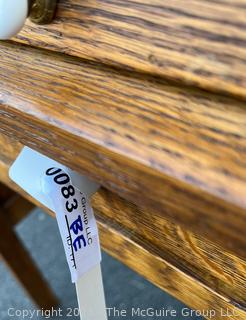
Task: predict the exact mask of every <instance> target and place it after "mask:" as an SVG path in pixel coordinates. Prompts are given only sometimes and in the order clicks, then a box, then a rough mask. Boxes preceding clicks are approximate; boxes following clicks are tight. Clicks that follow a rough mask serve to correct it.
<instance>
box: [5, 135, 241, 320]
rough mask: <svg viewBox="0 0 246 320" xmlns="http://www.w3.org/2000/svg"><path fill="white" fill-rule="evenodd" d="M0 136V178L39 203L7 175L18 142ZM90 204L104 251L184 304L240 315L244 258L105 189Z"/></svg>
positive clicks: (16, 150) (217, 314) (18, 149)
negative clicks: (93, 210) (2, 148)
mask: <svg viewBox="0 0 246 320" xmlns="http://www.w3.org/2000/svg"><path fill="white" fill-rule="evenodd" d="M0 137H1V139H0V141H1V143H0V145H1V147H3V145H5V153H2V154H3V155H5V156H4V157H2V158H1V159H0V181H2V182H4V183H5V184H6V185H8V186H9V187H10V188H12V189H13V190H15V191H16V192H18V193H20V194H22V195H23V196H24V197H25V198H27V199H28V200H29V201H31V202H33V203H35V204H36V205H39V206H40V204H39V203H37V202H36V201H35V200H34V199H32V198H31V197H30V196H28V195H27V194H25V193H24V192H23V190H21V189H20V188H19V187H18V186H17V185H15V184H14V183H13V182H11V181H10V180H9V177H8V169H9V166H10V164H11V163H12V161H13V160H14V158H15V156H16V155H17V154H18V152H19V151H20V149H21V147H22V146H21V145H20V144H19V143H18V142H16V141H15V140H12V139H9V138H8V137H4V136H0ZM8 152H9V153H8ZM92 204H93V207H94V209H95V211H96V215H97V220H98V224H99V228H100V239H101V243H102V246H103V248H104V249H105V250H106V251H107V252H108V253H110V254H111V255H113V256H114V257H115V258H117V259H119V260H121V261H122V262H123V263H125V264H127V265H128V266H129V267H131V268H132V269H133V270H135V271H137V272H138V273H140V274H141V275H143V276H144V277H145V278H147V279H148V280H149V281H151V282H153V283H154V284H156V285H157V286H159V287H160V288H162V289H164V290H166V291H167V292H169V293H170V294H172V295H174V296H175V297H177V298H178V299H181V300H182V301H184V302H185V303H186V304H188V305H189V306H190V307H192V308H196V309H201V310H203V309H205V310H206V309H208V310H209V309H211V310H216V316H215V317H214V319H216V320H217V319H225V317H224V316H223V317H222V315H221V312H220V311H221V310H220V308H222V309H223V310H224V313H225V312H226V310H227V308H228V312H230V313H231V314H233V313H234V314H236V315H237V316H235V317H234V318H233V317H232V318H230V319H235V320H236V319H239V320H241V319H245V316H246V311H245V308H246V300H245V297H246V288H245V280H246V262H245V261H243V260H241V259H240V258H238V257H236V256H235V255H231V254H229V253H228V252H226V251H224V250H223V249H221V248H220V247H217V246H216V245H214V244H212V243H210V242H209V241H206V240H205V239H203V238H201V237H199V236H196V235H194V234H192V233H190V232H188V231H186V230H185V229H184V228H182V227H180V226H177V225H175V224H172V223H170V222H168V221H167V220H165V219H163V217H158V216H156V215H155V214H153V213H152V212H151V210H142V209H140V208H139V207H137V206H135V205H134V204H131V203H129V202H127V201H125V200H124V199H122V198H120V197H119V196H117V195H116V194H113V193H111V192H109V191H107V190H106V189H103V188H102V189H101V190H100V191H99V192H98V193H97V194H96V195H95V196H94V197H93V199H92ZM22 206H24V207H25V206H26V207H27V208H28V206H30V205H29V204H28V203H27V204H26V205H24V204H22ZM44 209H45V210H46V211H47V209H46V208H44ZM10 213H13V212H12V211H11V212H9V214H10ZM48 213H49V214H51V215H53V213H52V212H48ZM17 221H18V218H17Z"/></svg>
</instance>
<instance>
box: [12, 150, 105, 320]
mask: <svg viewBox="0 0 246 320" xmlns="http://www.w3.org/2000/svg"><path fill="white" fill-rule="evenodd" d="M9 174H10V178H11V179H12V180H13V181H15V182H16V183H17V184H18V185H20V186H21V187H22V188H23V189H24V190H25V191H26V192H27V193H29V194H30V195H31V196H32V197H34V198H36V199H37V200H38V201H39V202H41V203H42V204H43V205H45V206H46V207H48V208H49V209H51V210H52V211H54V212H55V213H56V218H57V222H58V226H59V230H60V234H61V237H62V241H63V246H64V249H65V253H66V257H67V262H68V265H69V269H70V272H71V277H72V281H73V282H76V290H77V296H78V303H79V307H80V312H81V317H82V319H83V320H107V314H106V305H105V298H104V291H103V284H102V277H101V267H100V261H101V252H100V244H99V238H98V230H97V225H96V221H95V218H94V214H93V209H92V208H91V206H90V202H89V196H91V195H92V194H93V193H94V192H95V191H96V190H97V189H98V188H99V185H97V184H96V183H94V182H92V181H91V180H89V179H88V178H87V177H84V176H81V175H79V174H78V173H76V172H75V171H73V170H71V169H69V168H67V167H65V166H64V165H62V164H60V163H58V162H56V161H54V160H52V159H50V158H48V157H46V156H44V155H42V154H40V153H38V152H37V151H34V150H32V149H30V148H28V147H24V148H23V150H22V151H21V153H20V155H19V156H18V158H17V159H16V161H15V162H14V164H13V165H12V167H11V168H10V172H9Z"/></svg>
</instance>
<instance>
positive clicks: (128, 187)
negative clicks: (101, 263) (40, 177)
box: [0, 44, 246, 257]
mask: <svg viewBox="0 0 246 320" xmlns="http://www.w3.org/2000/svg"><path fill="white" fill-rule="evenodd" d="M0 58H1V62H2V63H1V65H0V130H1V132H3V133H5V134H7V135H10V136H11V135H13V136H15V137H16V139H18V140H19V141H21V142H22V143H23V144H27V145H29V146H31V147H33V148H34V149H37V150H40V151H42V152H43V153H44V154H47V155H49V156H51V157H52V158H54V159H57V160H59V161H61V162H62V163H64V164H67V165H69V166H70V167H72V168H74V169H75V170H77V171H79V172H81V173H85V174H87V175H89V176H91V177H92V178H93V179H95V180H97V181H98V182H99V183H101V184H102V185H104V186H105V187H106V188H108V189H109V190H111V191H113V192H116V193H118V194H119V195H120V196H122V197H123V198H125V199H128V200H129V201H132V202H134V203H136V204H138V205H140V206H144V207H149V208H152V209H154V210H155V211H156V212H157V213H158V214H163V215H164V216H165V217H167V218H170V219H172V220H174V221H176V222H178V223H180V224H182V225H184V226H186V227H187V228H188V229H191V230H193V231H194V232H196V233H200V234H201V235H203V236H206V237H208V238H209V239H211V240H213V241H214V242H217V243H219V244H221V245H223V246H224V247H226V248H228V249H230V250H233V251H234V252H237V253H238V254H240V255H242V256H244V257H245V256H246V250H245V245H246V238H245V236H244V233H245V229H246V219H245V213H246V211H245V210H246V198H245V182H246V109H245V104H244V103H241V102H238V101H236V100H232V99H229V98H226V97H222V96H215V95H210V94H206V93H204V92H199V91H192V90H187V88H176V87H172V86H169V85H167V84H165V83H164V82H160V80H158V79H155V78H152V77H146V78H143V77H142V76H141V77H139V78H138V76H137V75H136V76H135V77H134V76H133V75H132V74H130V75H131V77H130V76H129V74H127V73H125V74H122V73H119V72H118V71H117V70H114V69H107V68H103V67H102V66H97V65H89V64H88V63H86V64H84V63H82V62H81V61H78V60H77V59H75V58H68V57H67V56H63V55H52V54H50V53H47V52H45V51H43V52H41V51H40V50H35V49H30V48H27V47H24V46H23V47H22V46H14V45H11V44H2V45H1V47H0ZM20 84H21V85H20ZM146 93H147V95H146ZM163 208H165V212H163Z"/></svg>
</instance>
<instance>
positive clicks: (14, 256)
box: [0, 210, 58, 309]
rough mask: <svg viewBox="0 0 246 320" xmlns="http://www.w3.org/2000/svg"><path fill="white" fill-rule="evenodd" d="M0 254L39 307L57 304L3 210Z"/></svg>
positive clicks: (0, 225) (0, 215) (47, 307)
mask: <svg viewBox="0 0 246 320" xmlns="http://www.w3.org/2000/svg"><path fill="white" fill-rule="evenodd" d="M0 254H1V255H2V257H3V259H4V261H5V262H6V263H7V265H8V266H9V268H10V269H11V270H12V272H13V274H14V275H15V276H16V278H17V279H18V281H19V282H20V283H21V284H22V286H23V287H24V288H25V289H26V291H27V292H28V294H29V295H30V297H31V298H32V300H33V301H34V302H35V303H36V304H37V305H38V306H39V307H41V308H44V309H51V308H52V307H55V306H56V305H57V304H58V301H57V299H56V297H55V296H54V295H53V293H52V292H51V290H50V288H49V286H48V284H47V283H46V282H45V281H44V279H43V277H42V276H41V274H40V272H39V270H38V269H37V267H36V266H35V264H34V262H33V260H32V259H31V257H30V256H29V254H28V252H27V251H26V250H25V248H24V247H23V245H22V243H21V241H20V240H19V239H18V237H17V235H16V234H15V232H14V231H13V229H12V226H11V224H10V222H9V221H8V219H7V215H6V214H5V212H4V211H3V210H0Z"/></svg>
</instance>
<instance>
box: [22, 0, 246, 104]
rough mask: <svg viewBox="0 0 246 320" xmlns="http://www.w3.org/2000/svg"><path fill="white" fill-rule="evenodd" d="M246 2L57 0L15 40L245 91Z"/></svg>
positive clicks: (205, 85)
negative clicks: (43, 19)
mask: <svg viewBox="0 0 246 320" xmlns="http://www.w3.org/2000/svg"><path fill="white" fill-rule="evenodd" d="M245 11H246V1H245V0H237V1H236V0H229V1H228V0H220V1H202V0H172V1H162V0H151V1H149V0H124V1H123V0H60V1H59V5H58V12H57V18H56V20H55V21H54V22H53V24H51V25H47V26H37V25H34V24H32V23H31V22H28V23H27V25H26V27H25V29H24V30H23V31H22V32H21V34H20V35H19V36H18V37H17V39H16V41H20V42H24V43H28V44H31V45H34V46H39V47H43V48H48V49H51V50H56V51H61V52H65V53H67V54H71V55H75V56H79V57H83V58H86V59H89V60H94V61H99V62H103V63H106V64H111V65H114V66H118V67H121V68H122V67H123V68H124V69H125V68H127V69H130V70H139V71H142V72H147V73H151V74H157V75H160V76H164V77H168V78H169V79H172V80H175V81H182V82H185V83H186V84H189V85H190V84H192V85H197V86H200V87H202V88H206V89H209V90H215V91H222V92H227V93H231V94H235V95H238V96H241V97H243V98H245V97H246V89H245V86H246V64H245V59H246V24H245Z"/></svg>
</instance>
